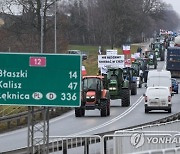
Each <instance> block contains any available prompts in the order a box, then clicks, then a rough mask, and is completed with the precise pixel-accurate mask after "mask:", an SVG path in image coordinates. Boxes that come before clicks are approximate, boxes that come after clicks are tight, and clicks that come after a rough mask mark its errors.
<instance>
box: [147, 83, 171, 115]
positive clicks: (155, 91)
mask: <svg viewBox="0 0 180 154" xmlns="http://www.w3.org/2000/svg"><path fill="white" fill-rule="evenodd" d="M171 99H172V96H171V93H170V91H169V88H168V87H163V86H155V87H148V88H147V89H146V93H145V94H144V100H145V113H148V112H149V111H151V110H165V111H168V113H171V105H172V104H171Z"/></svg>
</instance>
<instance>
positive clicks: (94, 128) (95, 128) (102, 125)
mask: <svg viewBox="0 0 180 154" xmlns="http://www.w3.org/2000/svg"><path fill="white" fill-rule="evenodd" d="M142 100H143V96H141V97H140V98H139V99H138V100H137V101H136V102H135V103H134V104H133V105H132V106H131V107H130V108H128V109H127V110H126V111H125V112H123V113H122V114H120V115H118V116H117V117H115V118H113V119H111V120H109V121H107V122H105V123H103V124H101V125H99V126H96V127H93V128H90V129H88V130H85V131H81V132H79V133H75V134H71V135H68V136H77V135H81V134H84V133H89V132H91V131H94V130H97V129H100V128H102V127H105V126H108V125H110V124H112V123H114V122H116V121H118V120H119V119H121V118H123V117H124V116H126V115H127V114H128V113H130V112H131V111H132V110H133V109H134V108H135V107H136V106H137V105H139V104H140V103H141V101H142Z"/></svg>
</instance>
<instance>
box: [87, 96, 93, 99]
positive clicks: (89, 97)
mask: <svg viewBox="0 0 180 154" xmlns="http://www.w3.org/2000/svg"><path fill="white" fill-rule="evenodd" d="M86 99H95V96H94V95H93V96H86Z"/></svg>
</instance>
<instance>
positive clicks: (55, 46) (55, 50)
mask: <svg viewBox="0 0 180 154" xmlns="http://www.w3.org/2000/svg"><path fill="white" fill-rule="evenodd" d="M56 2H57V0H55V9H54V11H55V12H54V16H55V18H54V20H55V21H54V52H55V53H57V35H56V29H57V22H56V18H57V17H56V12H57V8H56V7H57V5H56Z"/></svg>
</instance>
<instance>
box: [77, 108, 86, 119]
mask: <svg viewBox="0 0 180 154" xmlns="http://www.w3.org/2000/svg"><path fill="white" fill-rule="evenodd" d="M84 115H85V109H83V108H75V116H76V117H83V116H84Z"/></svg>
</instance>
